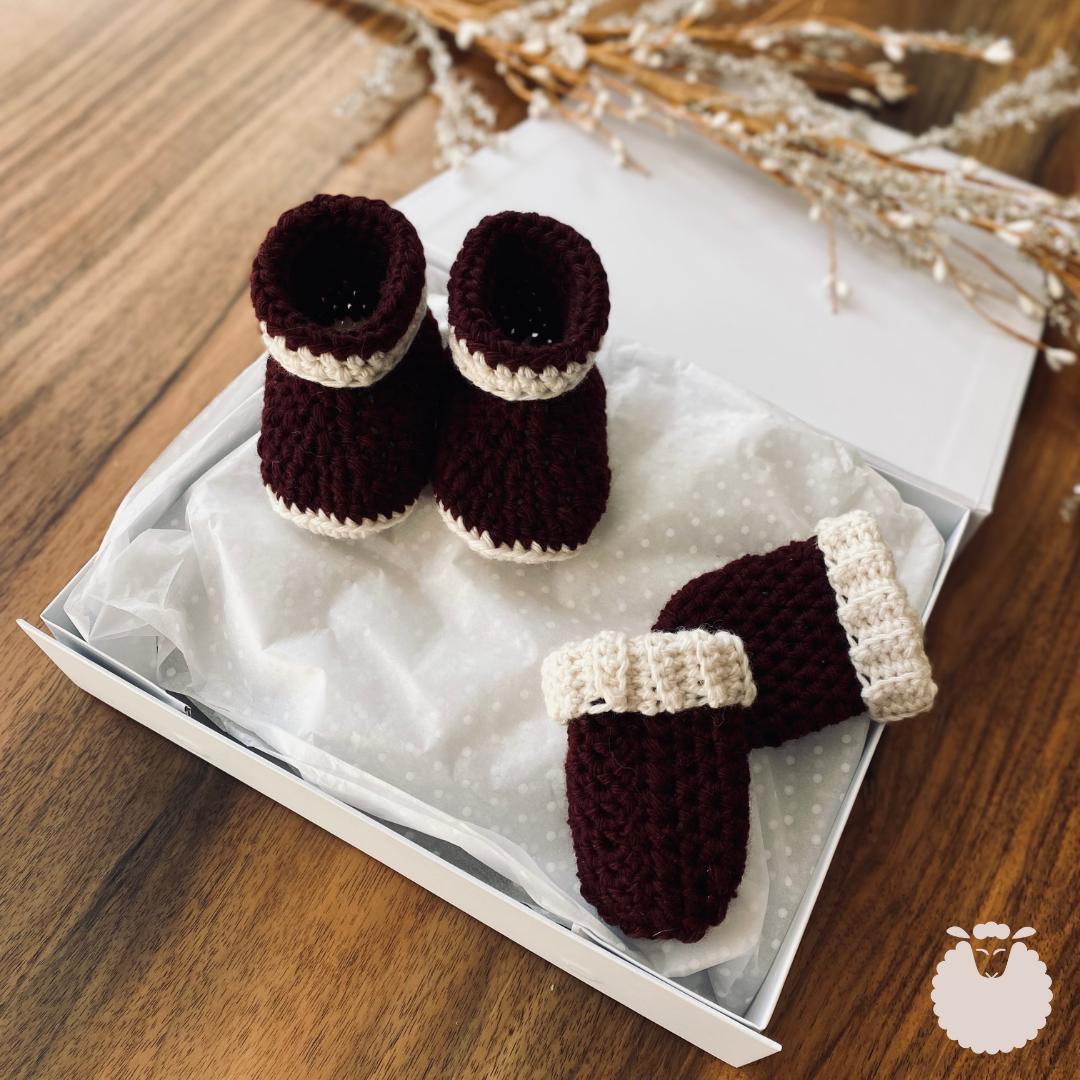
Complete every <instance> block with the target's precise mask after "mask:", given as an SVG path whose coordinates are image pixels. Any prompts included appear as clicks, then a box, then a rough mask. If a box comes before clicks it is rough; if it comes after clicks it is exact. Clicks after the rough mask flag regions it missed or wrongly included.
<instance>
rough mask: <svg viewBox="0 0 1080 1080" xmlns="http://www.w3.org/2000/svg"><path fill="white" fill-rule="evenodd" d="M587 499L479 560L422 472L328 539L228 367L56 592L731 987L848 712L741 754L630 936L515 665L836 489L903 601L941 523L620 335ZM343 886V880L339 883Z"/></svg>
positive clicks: (753, 974)
mask: <svg viewBox="0 0 1080 1080" xmlns="http://www.w3.org/2000/svg"><path fill="white" fill-rule="evenodd" d="M598 363H599V366H600V369H601V372H602V373H603V376H604V379H605V381H606V383H607V389H608V423H609V447H610V454H611V465H612V473H613V484H612V492H611V499H610V503H609V505H608V509H607V512H606V514H605V515H604V518H603V519H602V521H601V522H600V524H599V526H598V527H597V529H596V531H595V532H594V533H593V536H592V540H591V541H590V543H589V544H588V545H587V547H585V548H584V549H583V550H582V552H581V554H580V555H578V556H577V557H576V558H574V559H572V560H569V561H567V562H563V563H555V564H548V565H544V566H516V565H512V564H500V563H492V562H489V561H487V560H485V559H483V558H481V557H480V556H478V555H476V554H474V553H473V552H471V551H470V550H469V548H468V547H466V546H465V545H464V544H463V543H461V541H460V540H459V539H457V538H456V537H454V536H453V535H451V534H450V533H449V532H448V531H447V529H446V528H445V526H444V525H443V524H442V522H441V520H440V518H439V514H438V511H437V509H436V506H435V503H434V502H433V501H432V500H431V498H430V495H425V496H424V497H423V498H422V500H421V504H420V505H419V507H418V508H417V509H416V511H415V512H414V513H413V514H412V515H411V516H410V517H409V518H407V519H406V520H405V521H404V522H403V523H402V524H400V525H399V526H397V527H395V528H393V529H390V530H387V531H386V532H383V533H380V534H378V535H376V536H373V537H371V538H369V539H366V540H362V541H354V542H342V541H336V540H332V539H328V538H324V537H318V536H314V535H312V534H310V533H307V532H305V531H303V530H300V529H297V528H295V527H294V526H293V525H291V524H290V523H288V522H287V521H284V520H282V519H281V518H280V517H279V516H278V515H277V514H275V513H274V511H273V510H272V508H271V507H270V505H269V502H268V500H267V497H266V493H265V491H264V489H263V486H262V483H261V480H260V477H259V461H258V458H257V456H256V453H255V439H256V434H257V429H258V424H259V407H260V404H261V385H262V365H261V364H256V365H254V366H253V367H252V368H251V369H249V371H248V372H245V373H244V375H242V376H241V377H240V378H239V379H238V380H236V382H235V383H234V384H233V385H232V386H231V387H230V388H229V389H228V390H226V391H225V393H224V394H223V395H222V396H221V397H220V398H219V399H218V400H217V401H216V402H214V403H213V404H212V405H211V406H210V407H209V408H208V409H207V410H205V411H204V413H203V414H202V415H201V416H200V417H199V418H198V419H197V420H196V421H195V422H194V423H193V424H192V425H191V426H190V427H189V428H188V429H187V431H185V432H184V433H183V434H182V435H181V436H180V438H179V439H178V440H177V442H176V443H174V444H173V446H172V447H170V448H169V450H168V451H166V453H165V454H164V455H163V457H162V458H161V459H159V461H158V462H156V463H155V465H154V466H153V467H152V468H151V469H150V470H149V471H148V473H147V474H146V476H145V477H144V478H143V479H142V480H141V481H140V482H139V484H138V485H137V486H136V488H135V489H134V490H133V491H132V493H131V494H130V495H129V496H128V498H127V500H125V503H124V504H123V505H122V506H121V508H120V510H119V511H118V514H117V517H116V520H115V521H114V523H113V526H112V527H111V529H110V531H109V533H108V534H107V536H106V539H105V542H104V543H103V545H102V548H101V551H100V552H99V554H98V556H97V557H96V558H95V560H94V562H93V563H92V564H91V566H90V567H89V568H88V570H87V571H86V572H85V574H84V575H83V576H82V577H81V578H80V580H79V581H78V582H77V584H76V586H75V588H74V590H73V591H72V593H71V595H70V596H69V598H68V601H67V605H66V611H67V613H68V615H69V617H70V618H71V619H72V621H73V623H74V624H75V626H76V627H77V628H78V630H79V632H80V633H81V634H83V636H84V637H85V638H86V639H87V640H88V641H89V642H91V643H92V644H94V645H95V646H97V647H98V648H100V649H101V650H103V651H104V652H106V653H108V654H110V655H111V656H113V657H114V658H115V659H117V660H118V661H120V662H122V663H124V664H126V665H128V666H129V667H131V668H132V669H134V670H135V671H137V672H139V673H140V674H141V675H144V676H145V677H147V678H150V679H152V680H153V681H155V682H156V683H158V684H159V685H160V686H162V687H164V688H165V689H167V690H169V691H171V692H173V693H176V694H180V695H184V696H186V697H187V698H189V699H190V700H191V701H192V702H193V703H195V704H196V705H197V706H198V707H199V708H200V709H201V711H203V712H204V713H205V714H206V715H207V716H208V717H210V718H211V719H212V720H213V721H214V722H215V723H217V724H218V725H220V726H221V727H222V728H223V729H225V730H226V731H227V732H229V733H230V734H231V735H233V736H234V737H236V738H237V739H239V740H241V741H243V742H245V743H246V744H248V745H250V746H254V747H257V748H259V749H260V750H263V751H265V752H267V753H270V754H272V755H274V756H275V757H277V758H279V759H280V760H283V761H284V762H287V763H288V764H289V765H290V766H292V767H293V768H295V769H296V770H298V771H299V773H300V774H301V775H302V776H303V777H304V778H305V779H307V780H309V781H310V782H312V783H314V784H316V785H318V786H319V787H321V788H323V789H324V790H326V791H328V792H330V793H332V794H334V795H335V796H337V797H338V798H340V799H342V800H343V801H345V802H347V803H349V804H351V805H353V806H355V807H357V808H359V809H361V810H364V811H366V812H368V813H371V814H374V815H375V816H377V817H379V818H381V819H383V820H385V821H388V822H391V823H393V824H395V825H397V826H401V827H404V828H407V829H409V830H414V831H415V832H416V833H419V834H422V835H423V836H424V837H430V838H433V840H434V842H438V843H442V844H443V845H446V844H450V845H453V846H454V848H455V849H459V850H461V851H463V852H465V853H467V855H468V856H471V858H472V859H475V860H477V861H478V863H479V864H482V867H485V868H487V869H489V870H490V871H494V873H495V874H496V875H499V877H498V878H493V880H496V881H499V882H501V883H502V887H504V888H507V889H510V890H514V891H515V894H516V895H520V896H521V897H522V898H523V899H526V900H527V901H528V902H530V903H532V904H533V905H535V906H536V907H538V908H539V909H541V910H543V911H545V912H547V913H548V914H549V915H550V916H551V917H552V918H555V919H557V920H559V921H560V922H562V923H564V924H565V925H568V926H573V927H575V928H576V929H577V930H578V931H579V932H582V933H586V934H588V935H590V936H591V937H592V938H593V939H594V940H598V941H601V942H604V943H606V944H607V945H608V946H609V947H612V948H616V949H619V950H620V951H623V952H625V953H628V954H629V955H631V956H632V957H635V958H636V959H637V960H638V961H639V962H641V963H643V964H645V965H647V966H649V967H651V968H653V969H654V970H656V971H658V972H660V973H661V974H665V975H670V976H673V977H685V976H690V975H693V974H694V973H697V972H707V978H706V981H705V982H702V979H703V978H705V977H704V976H698V977H697V979H696V980H694V987H695V989H699V990H702V989H703V988H704V992H710V991H711V993H712V994H713V995H714V996H715V998H716V1000H717V1001H719V1003H720V1004H722V1005H725V1006H727V1007H729V1008H731V1009H732V1010H733V1011H735V1012H742V1011H743V1010H744V1009H745V1007H746V1004H748V1002H749V1001H750V1000H751V999H752V997H753V994H754V993H755V992H756V990H757V987H758V986H759V985H760V983H761V980H762V979H763V978H764V975H765V974H766V972H767V971H768V966H769V963H770V962H771V959H772V957H773V956H774V955H775V953H776V950H777V949H778V948H779V945H780V942H781V940H782V939H783V936H784V933H785V929H786V924H787V922H789V921H790V918H791V917H792V916H793V915H794V913H795V910H796V908H797V907H798V904H799V901H800V899H801V897H802V894H803V892H804V890H805V888H806V885H807V883H808V882H809V880H810V877H811V875H812V873H813V869H814V866H815V864H816V861H817V853H818V851H819V850H820V847H821V845H822V844H823V842H824V840H825V838H826V837H827V835H828V832H829V829H830V828H831V826H832V823H833V820H834V819H835V817H836V814H837V811H838V809H839V807H840V804H841V801H842V800H843V797H844V794H845V792H846V791H847V788H848V784H849V782H850V778H851V775H852V772H853V771H854V768H855V765H856V763H857V762H858V760H859V756H860V754H861V751H862V746H863V742H864V740H865V736H866V731H867V723H868V722H867V721H866V720H865V719H860V720H852V721H848V722H847V723H845V724H841V725H838V726H836V727H833V728H829V729H827V730H825V731H822V732H819V733H818V734H815V735H811V736H808V737H807V738H805V739H802V740H799V741H796V742H792V743H789V744H786V745H785V746H782V747H780V748H778V749H775V750H758V751H754V753H753V754H752V755H751V780H752V791H751V801H752V814H753V820H752V825H751V839H750V850H749V858H748V862H747V869H746V872H745V876H744V878H743V881H742V884H741V886H740V889H739V893H738V896H737V897H736V899H735V900H734V901H733V903H732V904H731V907H730V909H729V912H728V915H727V917H726V918H725V920H724V921H723V922H722V923H721V924H720V925H719V926H717V927H715V928H714V929H713V930H712V931H710V932H709V933H708V934H707V935H706V936H705V937H704V938H703V939H702V940H700V941H698V942H696V943H694V944H691V945H686V944H682V943H679V942H670V941H665V942H662V943H661V942H648V941H645V942H643V941H630V940H628V939H625V938H624V937H622V935H620V934H619V933H618V932H617V931H615V930H613V929H612V928H610V927H607V926H606V925H605V924H603V923H602V922H601V920H600V919H599V918H598V917H597V915H596V913H595V911H593V910H592V909H591V908H590V907H589V906H588V905H587V904H586V903H585V902H584V901H583V900H582V898H581V895H580V892H579V890H578V886H577V878H576V873H575V864H574V853H573V849H572V846H571V841H570V835H569V830H568V828H567V820H566V799H565V788H564V782H563V759H564V757H565V754H566V730H565V728H563V727H561V726H559V725H558V724H556V723H553V722H552V721H551V720H550V719H549V718H548V716H547V715H546V713H545V710H544V704H543V698H542V695H541V690H540V664H541V661H542V660H543V658H544V657H545V656H546V655H547V654H548V653H549V652H551V651H552V650H553V649H556V648H558V647H559V646H560V645H563V644H564V643H566V642H568V641H571V640H575V639H581V638H584V637H588V636H590V635H592V634H593V633H595V632H596V631H599V630H615V631H622V632H625V633H627V634H631V635H634V634H641V633H645V632H646V631H648V629H649V628H650V627H651V625H652V623H653V622H654V620H655V619H656V617H657V614H658V612H659V611H660V609H661V608H662V607H663V605H664V603H665V601H666V600H667V598H668V597H669V596H670V595H671V594H672V593H673V592H675V590H676V589H678V588H679V587H680V586H682V585H683V584H684V583H686V582H687V581H689V580H690V579H691V578H693V577H696V576H697V575H699V574H702V573H704V572H706V571H708V570H712V569H714V568H716V567H718V566H720V565H723V564H724V563H726V562H728V561H729V560H731V559H734V558H736V557H738V556H740V555H743V554H746V553H751V552H753V553H757V552H765V551H769V550H771V549H773V548H775V547H778V546H779V545H782V544H786V543H787V542H789V541H790V540H792V539H802V538H805V537H807V536H810V535H811V534H812V533H813V531H814V526H815V524H816V523H817V522H818V521H819V520H820V519H821V518H823V517H831V516H836V515H838V514H840V513H843V512H845V511H848V510H852V509H856V508H861V509H864V510H867V511H869V512H870V513H871V514H873V515H874V517H875V518H876V519H877V521H878V522H879V524H880V526H881V529H882V532H883V534H884V536H885V539H886V540H887V542H888V543H889V544H890V545H891V546H892V549H893V551H894V553H895V555H896V560H897V565H898V569H899V575H900V578H901V580H902V581H903V582H904V584H905V585H906V587H907V589H908V592H909V595H910V597H911V599H912V602H913V604H914V605H915V607H916V608H917V609H918V608H920V607H921V606H922V605H923V604H924V603H925V601H926V599H927V597H928V596H929V593H930V588H931V585H932V582H933V579H934V575H935V573H936V570H937V567H938V563H939V561H940V559H941V555H942V549H943V543H942V540H941V537H940V536H939V534H938V532H937V530H936V529H935V528H934V526H933V525H932V524H931V522H930V521H929V519H928V518H927V517H926V515H925V514H924V513H923V512H922V511H921V510H918V509H915V508H913V507H910V506H906V505H904V504H903V502H902V501H901V499H900V497H899V495H898V494H897V493H896V491H895V490H894V489H893V488H892V487H891V486H890V485H889V484H888V483H887V482H886V481H885V480H883V479H882V478H881V477H880V476H878V475H877V474H876V473H875V472H874V471H873V470H871V469H870V468H869V467H868V466H866V465H865V464H863V463H862V462H861V461H860V460H859V459H858V457H857V456H856V455H855V454H853V453H852V452H851V451H849V450H847V449H846V448H844V447H843V446H841V445H839V444H837V443H836V442H834V441H832V440H830V439H829V438H827V437H825V436H823V435H820V434H818V433H816V432H814V431H811V430H810V429H809V428H807V427H806V426H805V425H803V424H801V423H800V422H798V421H797V420H794V419H793V418H791V417H790V416H788V415H787V414H785V413H783V412H781V411H779V410H778V409H775V408H774V407H772V406H770V405H769V404H767V403H766V402H764V401H762V400H761V399H759V398H756V397H754V396H753V395H751V394H748V393H745V392H743V391H741V390H738V389H737V388H735V387H733V386H731V385H730V384H728V383H725V382H724V381H722V380H720V379H718V378H716V377H714V376H712V375H710V374H708V373H706V372H704V371H702V370H701V369H699V368H696V367H694V366H692V365H688V364H685V363H679V362H675V361H671V360H664V359H660V358H657V357H655V356H652V355H650V354H648V353H646V352H645V351H644V350H642V349H641V348H639V347H637V346H636V345H633V344H626V343H623V344H608V345H606V346H605V347H604V349H603V351H602V353H601V356H600V358H599V360H598ZM358 902H362V901H360V900H358Z"/></svg>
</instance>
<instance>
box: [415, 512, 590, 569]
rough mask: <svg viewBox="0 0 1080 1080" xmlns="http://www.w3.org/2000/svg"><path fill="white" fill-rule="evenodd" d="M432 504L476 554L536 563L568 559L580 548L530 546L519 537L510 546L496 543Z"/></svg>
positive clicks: (454, 532)
mask: <svg viewBox="0 0 1080 1080" xmlns="http://www.w3.org/2000/svg"><path fill="white" fill-rule="evenodd" d="M435 505H436V506H437V507H438V508H439V515H440V516H441V517H442V519H443V521H445V522H446V527H447V528H448V529H449V530H450V531H451V532H452V533H453V534H454V535H455V536H460V537H461V539H462V540H464V541H465V543H466V544H468V545H469V547H471V548H472V549H473V551H475V552H476V553H477V554H478V555H483V556H484V558H485V559H496V560H498V561H500V562H513V563H521V564H523V565H532V566H535V565H537V564H539V563H548V562H562V561H563V560H565V559H572V558H573V557H574V556H575V555H576V554H577V553H578V552H579V551H580V550H581V548H580V547H576V548H569V547H566V546H565V545H564V546H563V547H561V548H557V549H556V550H554V551H553V550H551V549H550V548H546V547H541V546H540V545H539V544H538V543H537V542H536V541H535V540H534V541H533V543H532V545H531V546H530V547H525V546H524V545H523V544H522V543H521V541H520V540H515V541H514V544H513V547H511V546H510V545H508V544H496V543H495V542H494V541H493V540H492V539H491V534H490V533H487V532H484V533H481V532H480V531H479V530H478V529H467V528H466V527H465V522H464V521H463V520H462V519H461V518H459V517H455V516H454V515H453V514H452V513H451V512H450V511H449V510H447V509H446V507H445V506H443V504H442V503H441V502H439V501H438V500H437V499H436V500H435Z"/></svg>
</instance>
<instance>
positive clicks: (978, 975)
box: [930, 922, 1054, 1054]
mask: <svg viewBox="0 0 1080 1080" xmlns="http://www.w3.org/2000/svg"><path fill="white" fill-rule="evenodd" d="M946 933H948V934H951V935H952V936H953V937H957V938H962V939H963V940H961V941H959V942H957V944H956V945H955V946H954V947H953V948H951V949H950V950H949V951H948V952H947V953H946V954H945V959H944V960H942V961H941V963H940V964H938V966H937V974H936V975H935V976H934V982H933V985H934V989H933V991H932V992H931V994H930V999H931V1000H932V1001H933V1002H934V1015H935V1016H937V1018H938V1025H939V1026H940V1027H941V1028H942V1029H943V1030H944V1032H945V1034H946V1035H948V1037H949V1038H950V1039H952V1040H953V1042H956V1043H959V1044H960V1045H961V1046H963V1047H964V1048H966V1049H968V1050H971V1051H972V1052H973V1053H975V1054H1007V1053H1009V1051H1010V1050H1017V1049H1019V1048H1020V1047H1021V1046H1023V1045H1024V1044H1025V1043H1029V1042H1031V1040H1032V1039H1034V1038H1035V1037H1036V1036H1037V1035H1038V1034H1039V1032H1040V1031H1041V1030H1042V1029H1043V1027H1045V1026H1046V1018H1047V1017H1048V1016H1049V1015H1050V1001H1051V999H1052V998H1053V996H1054V995H1053V994H1052V993H1051V991H1050V976H1049V975H1047V974H1046V965H1045V964H1044V963H1043V962H1042V961H1041V960H1040V959H1039V954H1038V953H1037V952H1035V950H1034V949H1029V948H1028V947H1027V946H1026V945H1025V944H1024V942H1023V941H1021V940H1019V939H1020V938H1026V937H1030V936H1031V935H1032V934H1034V933H1035V931H1034V930H1033V929H1032V928H1031V927H1030V926H1025V927H1023V928H1022V929H1020V930H1017V931H1016V933H1015V934H1013V935H1012V939H1013V940H1012V945H1011V946H1009V947H1008V948H1006V946H1005V944H1004V943H1005V942H1006V941H1008V939H1009V928H1008V927H1007V926H1006V925H1005V924H1004V923H995V922H988V923H977V924H976V925H975V926H974V927H973V928H972V931H971V933H970V934H969V933H968V932H967V931H966V930H964V929H962V928H961V927H959V926H950V927H949V929H948V930H947V931H946ZM973 941H974V943H975V944H974V947H973V946H972V942H973ZM980 956H982V957H983V959H982V960H981V961H980V960H979V959H978V957H980ZM980 963H981V964H982V965H983V970H981V971H980Z"/></svg>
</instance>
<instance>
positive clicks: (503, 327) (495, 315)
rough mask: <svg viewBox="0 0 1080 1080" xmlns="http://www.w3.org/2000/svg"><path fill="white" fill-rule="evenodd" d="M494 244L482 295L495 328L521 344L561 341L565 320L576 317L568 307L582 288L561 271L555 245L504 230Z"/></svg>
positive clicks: (565, 324) (546, 343) (564, 329)
mask: <svg viewBox="0 0 1080 1080" xmlns="http://www.w3.org/2000/svg"><path fill="white" fill-rule="evenodd" d="M492 248H493V250H492V254H491V259H490V261H489V262H488V264H487V267H486V270H487V273H486V280H485V281H484V298H485V305H486V307H487V310H488V312H489V314H490V316H491V319H492V322H494V324H495V326H496V328H497V329H498V330H499V331H500V332H501V333H503V334H505V335H506V337H508V338H509V339H510V340H511V341H515V342H518V343H519V344H522V345H533V346H542V345H554V344H555V343H557V342H561V341H562V340H563V337H564V335H565V333H566V327H567V323H568V321H570V322H572V321H573V316H574V315H580V312H577V311H573V310H572V308H573V307H574V306H575V305H574V301H575V298H577V299H579V300H580V290H579V289H576V288H575V287H574V284H575V283H574V282H572V281H571V280H570V279H569V278H567V277H563V276H562V274H561V273H560V268H559V266H558V259H557V252H556V250H555V248H554V245H551V244H547V243H545V242H544V240H543V239H541V240H540V242H537V238H536V237H534V236H530V235H520V234H515V233H512V232H505V233H502V234H500V235H496V236H495V237H493V244H492ZM576 306H577V307H578V308H580V306H581V305H580V302H579V303H578V304H577V305H576ZM568 316H569V319H568Z"/></svg>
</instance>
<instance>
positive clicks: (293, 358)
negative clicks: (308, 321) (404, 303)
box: [259, 284, 427, 390]
mask: <svg viewBox="0 0 1080 1080" xmlns="http://www.w3.org/2000/svg"><path fill="white" fill-rule="evenodd" d="M426 314H427V285H426V284H425V285H424V288H423V290H422V291H421V293H420V304H419V306H418V307H417V309H416V311H415V313H414V314H413V317H412V321H411V322H410V323H409V327H408V329H407V330H406V331H405V333H404V334H402V336H401V337H400V338H398V340H397V341H396V342H395V343H394V344H393V345H392V346H391V347H390V348H389V349H387V350H386V352H377V353H372V354H371V356H369V357H368V358H367V359H366V360H365V359H364V358H363V357H362V356H350V357H348V359H346V360H339V359H338V358H337V357H336V356H334V355H333V354H332V353H319V355H318V356H316V355H315V354H314V353H313V352H312V351H311V350H310V349H309V348H308V347H307V346H306V345H305V346H303V347H302V348H300V349H290V348H289V347H288V346H287V345H286V344H285V338H283V337H270V335H269V334H268V333H267V331H266V323H265V322H260V323H259V329H260V330H261V331H262V339H263V343H264V344H265V345H266V347H267V348H268V349H269V350H270V355H271V356H272V357H273V358H274V359H275V360H276V361H277V362H278V363H279V364H280V365H281V366H282V367H283V368H284V369H285V370H286V371H288V372H290V373H291V374H293V375H297V376H299V377H300V378H301V379H307V380H308V382H315V383H319V385H320V386H332V387H334V388H336V389H338V390H346V389H349V388H352V387H363V386H371V385H372V384H373V383H377V382H378V381H379V380H380V379H381V378H382V377H383V376H384V375H387V374H389V373H390V372H391V371H393V370H394V368H395V367H397V364H398V361H400V360H401V358H402V357H403V356H404V355H405V354H406V353H407V352H408V351H409V346H410V345H412V343H413V339H414V338H415V337H416V335H417V332H418V331H419V329H420V324H421V323H422V322H423V321H424V316H425V315H426Z"/></svg>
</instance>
